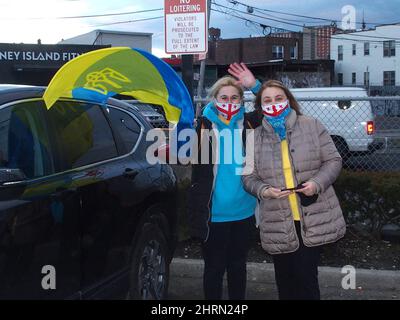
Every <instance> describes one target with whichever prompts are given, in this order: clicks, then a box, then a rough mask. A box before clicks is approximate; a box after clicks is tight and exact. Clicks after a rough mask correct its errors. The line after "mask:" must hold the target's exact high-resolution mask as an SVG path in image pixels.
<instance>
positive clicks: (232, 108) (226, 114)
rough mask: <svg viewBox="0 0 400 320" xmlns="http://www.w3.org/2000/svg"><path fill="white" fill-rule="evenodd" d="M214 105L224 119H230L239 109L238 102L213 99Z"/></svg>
mask: <svg viewBox="0 0 400 320" xmlns="http://www.w3.org/2000/svg"><path fill="white" fill-rule="evenodd" d="M215 106H216V108H217V110H218V113H219V114H220V115H221V116H222V117H223V118H224V119H225V120H231V119H232V118H233V116H234V115H236V114H238V113H239V111H240V107H241V104H240V103H225V102H217V101H215Z"/></svg>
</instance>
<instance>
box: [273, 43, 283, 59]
mask: <svg viewBox="0 0 400 320" xmlns="http://www.w3.org/2000/svg"><path fill="white" fill-rule="evenodd" d="M272 58H273V59H283V46H272Z"/></svg>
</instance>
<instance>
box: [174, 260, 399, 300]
mask: <svg viewBox="0 0 400 320" xmlns="http://www.w3.org/2000/svg"><path fill="white" fill-rule="evenodd" d="M203 268H204V263H203V260H199V259H182V258H174V259H173V260H172V264H171V271H170V273H171V279H191V281H193V280H197V281H198V282H199V283H200V284H201V279H202V276H203ZM318 270H319V281H320V288H321V295H322V293H324V292H326V295H328V293H329V295H328V296H329V297H328V298H332V299H341V298H349V299H353V298H356V299H357V298H358V299H360V298H361V299H364V298H365V299H400V271H391V270H367V269H355V275H356V277H355V279H356V281H355V286H356V288H355V290H344V289H343V287H342V280H343V278H344V277H345V276H346V275H348V274H349V269H347V270H343V273H342V268H333V267H319V269H318ZM247 279H248V287H249V289H250V290H251V288H252V287H254V288H257V289H255V290H256V291H257V290H258V291H260V289H259V287H260V286H265V287H269V288H270V289H272V290H273V291H274V292H276V286H275V274H274V266H273V264H271V263H254V262H249V263H248V264H247ZM346 283H348V282H346ZM198 289H199V290H201V288H198Z"/></svg>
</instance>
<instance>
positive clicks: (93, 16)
mask: <svg viewBox="0 0 400 320" xmlns="http://www.w3.org/2000/svg"><path fill="white" fill-rule="evenodd" d="M160 10H164V8H158V9H148V10H140V11H127V12H117V13H104V14H92V15H81V16H65V17H51V18H49V17H28V18H24V19H25V20H43V19H57V20H58V19H84V18H99V17H112V16H122V15H128V14H136V13H146V12H154V11H160ZM1 19H16V18H15V17H2V18H1Z"/></svg>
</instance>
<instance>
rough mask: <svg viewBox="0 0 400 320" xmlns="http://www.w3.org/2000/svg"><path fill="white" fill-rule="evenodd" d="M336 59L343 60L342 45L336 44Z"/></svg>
mask: <svg viewBox="0 0 400 320" xmlns="http://www.w3.org/2000/svg"><path fill="white" fill-rule="evenodd" d="M338 60H339V61H342V60H343V46H338Z"/></svg>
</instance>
